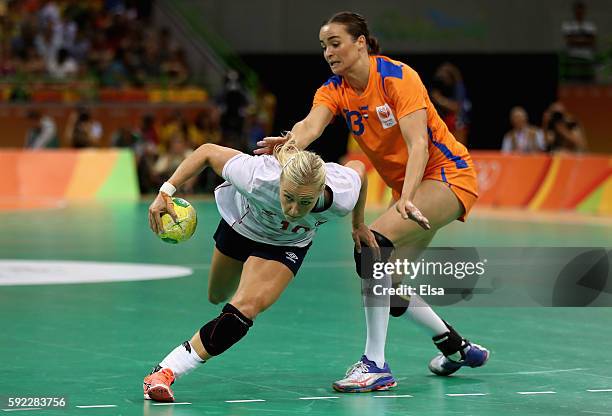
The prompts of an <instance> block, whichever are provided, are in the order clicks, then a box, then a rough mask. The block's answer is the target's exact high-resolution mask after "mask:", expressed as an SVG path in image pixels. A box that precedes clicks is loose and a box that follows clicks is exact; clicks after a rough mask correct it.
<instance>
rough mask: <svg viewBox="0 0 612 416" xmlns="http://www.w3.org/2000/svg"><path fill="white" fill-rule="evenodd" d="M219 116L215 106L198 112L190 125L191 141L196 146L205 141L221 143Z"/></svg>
mask: <svg viewBox="0 0 612 416" xmlns="http://www.w3.org/2000/svg"><path fill="white" fill-rule="evenodd" d="M218 120H219V117H218V115H217V114H216V111H215V109H214V108H212V107H209V108H206V109H205V110H202V111H200V112H198V113H197V114H196V116H195V119H194V121H193V124H191V125H190V126H189V133H188V137H189V142H190V143H191V144H192V146H193V147H194V148H196V147H199V146H201V145H203V144H204V143H220V142H221V130H220V129H219V121H218Z"/></svg>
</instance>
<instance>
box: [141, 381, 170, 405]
mask: <svg viewBox="0 0 612 416" xmlns="http://www.w3.org/2000/svg"><path fill="white" fill-rule="evenodd" d="M144 398H145V399H147V400H153V401H156V402H164V403H168V402H173V401H174V395H173V394H172V391H171V390H170V389H169V388H168V387H167V386H164V385H162V384H158V385H156V386H152V387H150V388H149V391H148V392H147V393H145V395H144Z"/></svg>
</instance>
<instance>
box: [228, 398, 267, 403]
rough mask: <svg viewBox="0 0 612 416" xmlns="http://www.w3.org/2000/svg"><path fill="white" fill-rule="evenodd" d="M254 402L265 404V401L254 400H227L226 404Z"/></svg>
mask: <svg viewBox="0 0 612 416" xmlns="http://www.w3.org/2000/svg"><path fill="white" fill-rule="evenodd" d="M253 402H265V400H263V399H253V400H226V401H225V403H253Z"/></svg>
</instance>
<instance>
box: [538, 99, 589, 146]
mask: <svg viewBox="0 0 612 416" xmlns="http://www.w3.org/2000/svg"><path fill="white" fill-rule="evenodd" d="M542 121H543V123H542V124H543V128H544V131H545V134H546V136H545V137H546V141H547V143H548V146H549V149H550V150H551V151H553V152H555V151H566V152H583V151H585V150H586V148H587V142H586V138H585V136H584V132H583V130H582V127H581V126H580V124H579V123H578V122H577V121H576V120H575V119H574V117H573V116H572V115H571V114H569V113H568V112H567V111H566V110H565V106H563V104H561V103H560V102H554V103H552V104H551V105H550V107H549V108H548V109H547V110H546V111H545V112H544V116H543V118H542Z"/></svg>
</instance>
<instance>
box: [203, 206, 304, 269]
mask: <svg viewBox="0 0 612 416" xmlns="http://www.w3.org/2000/svg"><path fill="white" fill-rule="evenodd" d="M213 238H214V240H215V243H216V244H215V246H216V247H217V250H219V251H220V252H221V253H223V254H225V255H226V256H228V257H231V258H233V259H236V260H238V261H242V262H245V261H246V259H248V258H249V257H250V256H254V257H260V258H262V259H267V260H275V261H278V262H279V263H283V264H284V265H285V266H287V267H288V268H289V269H290V270H291V271H292V272H293V275H294V276H295V275H297V272H298V270H300V266H301V265H302V262H303V261H304V258H305V257H306V253H308V249H309V248H310V246H311V245H312V243H309V244H308V245H307V246H306V247H293V246H273V245H271V244H265V243H258V242H257V241H253V240H251V239H250V238H246V237H244V236H243V235H241V234H238V232H236V231H235V230H234V229H233V228H232V227H230V226H229V224H228V223H227V222H225V220H224V219H223V218H222V219H221V221H220V222H219V226H218V227H217V231H215V235H214V236H213Z"/></svg>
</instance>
